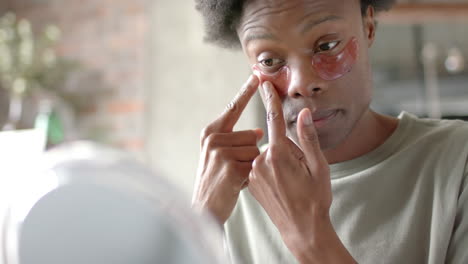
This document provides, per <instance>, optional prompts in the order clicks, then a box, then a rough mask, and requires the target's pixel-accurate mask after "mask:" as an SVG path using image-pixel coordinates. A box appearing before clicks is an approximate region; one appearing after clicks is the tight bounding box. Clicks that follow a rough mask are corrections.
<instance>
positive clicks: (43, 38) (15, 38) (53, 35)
mask: <svg viewBox="0 0 468 264" xmlns="http://www.w3.org/2000/svg"><path fill="white" fill-rule="evenodd" d="M60 34H61V33H60V29H59V28H58V27H57V26H54V25H48V26H46V27H45V29H44V30H43V32H41V34H34V32H33V30H32V27H31V23H30V22H29V21H28V20H26V19H17V18H16V16H15V14H13V13H7V14H5V15H4V16H2V17H0V86H1V87H3V88H4V89H8V90H9V92H10V94H14V95H21V96H22V95H24V94H26V93H28V92H32V91H34V90H35V89H44V90H49V91H51V92H53V93H54V94H55V95H57V96H59V97H64V99H65V100H66V95H65V94H63V93H62V92H61V91H60V86H61V85H62V84H63V83H64V81H65V80H66V78H67V75H68V74H69V73H70V72H71V71H73V70H74V69H75V68H76V67H77V66H78V65H77V64H76V63H75V62H72V61H70V60H66V59H64V58H60V57H58V56H57V54H56V52H55V50H54V46H55V45H56V44H57V42H58V41H59V39H60Z"/></svg>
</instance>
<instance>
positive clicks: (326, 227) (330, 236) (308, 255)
mask: <svg viewBox="0 0 468 264" xmlns="http://www.w3.org/2000/svg"><path fill="white" fill-rule="evenodd" d="M309 231H310V232H302V233H301V235H298V236H296V239H294V242H291V247H290V250H291V252H292V253H293V254H294V255H295V256H296V258H297V259H298V261H299V263H301V264H310V263H325V264H326V263H340V264H345V263H357V262H356V261H355V260H354V259H353V257H352V256H351V254H350V253H349V252H348V250H347V249H346V248H345V246H344V245H343V243H342V242H341V240H340V239H339V237H338V235H337V234H336V232H335V229H334V228H333V225H332V223H331V220H330V218H329V217H326V218H324V219H321V220H320V221H318V222H315V223H314V224H313V227H311V228H310V229H309Z"/></svg>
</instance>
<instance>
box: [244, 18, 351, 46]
mask: <svg viewBox="0 0 468 264" xmlns="http://www.w3.org/2000/svg"><path fill="white" fill-rule="evenodd" d="M341 19H343V18H342V17H339V16H335V15H330V16H326V17H324V18H321V19H318V20H315V21H312V22H310V23H307V24H306V25H305V26H304V28H303V29H302V30H301V34H305V33H306V32H307V31H309V30H311V29H312V28H313V27H315V26H318V25H320V24H322V23H325V22H328V21H333V20H341ZM259 39H263V40H273V41H279V39H278V38H277V37H275V36H274V35H273V34H271V33H252V34H249V35H247V37H245V43H249V42H250V41H252V40H259Z"/></svg>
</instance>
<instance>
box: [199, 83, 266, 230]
mask: <svg viewBox="0 0 468 264" xmlns="http://www.w3.org/2000/svg"><path fill="white" fill-rule="evenodd" d="M258 85H259V80H258V78H257V77H256V76H254V75H252V76H251V77H250V78H249V80H248V81H247V82H246V83H245V84H244V86H243V87H242V89H241V90H240V92H239V93H238V94H237V96H236V97H235V98H234V100H233V101H232V102H231V103H230V104H229V105H228V106H227V108H226V110H225V111H224V112H223V113H222V114H221V116H220V117H218V118H217V119H216V120H215V121H214V122H212V123H211V124H209V125H208V126H207V127H206V128H205V129H203V131H202V134H201V153H200V163H199V166H198V171H197V179H196V183H195V190H194V194H193V199H192V206H193V207H194V208H196V209H201V210H207V211H209V212H210V213H211V214H212V215H213V216H214V217H216V218H217V220H218V221H219V223H220V224H224V223H225V222H226V220H227V219H228V218H229V216H230V215H231V213H232V210H233V209H234V206H235V205H236V202H237V199H238V197H239V193H240V191H241V190H242V189H243V188H245V187H247V185H248V178H249V173H250V171H251V170H252V162H253V161H254V160H255V158H256V157H257V156H258V155H259V154H260V151H259V149H258V147H257V142H258V140H260V139H261V138H262V136H263V132H262V130H260V129H254V130H245V131H236V132H233V129H234V126H235V124H236V123H237V121H238V120H239V118H240V116H241V114H242V112H243V111H244V109H245V107H246V106H247V103H248V102H249V101H250V99H251V98H252V96H253V95H254V94H255V92H256V90H257V88H258Z"/></svg>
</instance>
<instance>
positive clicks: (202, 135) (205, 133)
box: [200, 125, 213, 142]
mask: <svg viewBox="0 0 468 264" xmlns="http://www.w3.org/2000/svg"><path fill="white" fill-rule="evenodd" d="M212 131H213V128H212V127H211V125H209V126H206V127H204V128H203V129H202V131H201V132H200V140H201V141H202V142H203V141H204V140H205V139H206V138H207V137H208V136H210V135H211V133H212Z"/></svg>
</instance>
